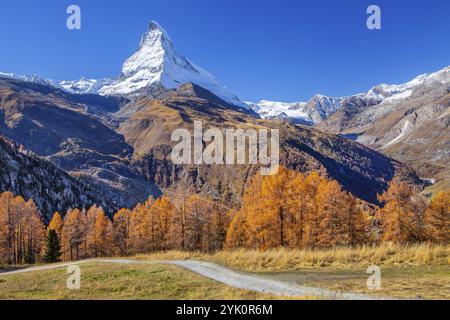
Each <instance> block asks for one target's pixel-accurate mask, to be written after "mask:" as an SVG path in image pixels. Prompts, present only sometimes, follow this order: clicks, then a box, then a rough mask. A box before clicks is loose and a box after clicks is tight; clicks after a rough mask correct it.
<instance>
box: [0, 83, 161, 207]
mask: <svg viewBox="0 0 450 320" xmlns="http://www.w3.org/2000/svg"><path fill="white" fill-rule="evenodd" d="M125 102H127V101H125V100H123V99H121V98H105V97H101V96H94V95H87V96H85V95H70V94H67V93H66V92H64V91H61V90H59V89H55V88H53V87H51V86H46V85H41V84H35V83H29V82H25V81H20V80H14V79H7V78H0V134H3V135H5V136H7V137H8V138H10V139H11V140H13V141H14V142H16V143H18V144H21V145H23V146H25V148H26V149H28V150H31V151H33V152H34V153H36V154H37V155H39V156H41V157H46V158H47V159H48V160H51V161H52V162H53V163H55V164H56V165H57V166H58V167H60V168H62V169H64V170H66V171H68V172H70V173H72V174H73V175H76V176H77V177H80V178H82V179H83V180H84V181H85V182H87V183H89V184H92V185H96V186H98V187H99V188H101V189H102V190H103V193H104V194H105V195H106V196H107V197H108V199H111V202H115V205H117V206H121V207H128V206H132V205H134V204H135V203H136V202H138V201H142V199H145V198H146V197H147V196H148V195H149V194H150V193H152V192H154V190H155V189H156V187H155V186H153V185H151V184H149V183H148V182H147V181H145V180H144V178H143V177H142V176H141V175H140V174H139V173H135V172H134V171H133V168H132V167H131V166H130V164H129V159H131V156H132V154H133V148H132V147H130V146H129V145H128V144H127V143H126V142H125V140H124V138H123V136H122V135H121V134H119V133H117V132H116V131H115V127H114V121H113V119H112V118H111V116H110V115H109V114H108V113H107V112H109V111H117V110H119V108H120V107H121V105H122V104H123V103H125Z"/></svg>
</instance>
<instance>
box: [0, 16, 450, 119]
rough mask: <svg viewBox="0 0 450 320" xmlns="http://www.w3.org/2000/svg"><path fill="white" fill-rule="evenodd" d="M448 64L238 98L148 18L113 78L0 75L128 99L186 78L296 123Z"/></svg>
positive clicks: (392, 93) (443, 77)
mask: <svg viewBox="0 0 450 320" xmlns="http://www.w3.org/2000/svg"><path fill="white" fill-rule="evenodd" d="M449 68H450V67H447V68H445V69H443V70H440V71H438V72H436V73H432V74H425V75H421V76H419V77H417V78H415V79H414V80H412V81H410V82H407V83H405V84H400V85H387V84H381V85H378V86H376V87H374V88H372V89H370V90H369V91H368V92H367V93H361V94H356V95H352V96H346V97H328V96H324V95H319V94H318V95H315V96H314V97H312V98H311V99H310V100H309V101H307V102H293V103H287V102H274V101H267V100H262V101H260V102H257V103H255V102H245V103H244V102H242V101H241V100H240V99H239V98H238V97H237V96H236V95H234V94H233V93H231V92H229V91H228V90H227V89H226V87H225V86H223V85H222V84H220V83H219V82H218V80H217V79H216V78H215V77H214V76H213V75H211V74H210V73H209V72H208V71H206V70H204V69H203V68H201V67H199V66H197V65H195V64H194V63H192V62H191V61H190V60H189V59H188V58H186V57H184V56H182V55H180V54H178V53H177V52H176V50H175V48H174V44H173V42H172V40H171V38H170V36H169V35H168V34H167V32H166V31H165V30H164V29H163V28H162V27H161V26H160V25H159V24H158V23H157V22H154V21H152V22H151V23H150V24H149V27H148V30H147V31H146V32H145V33H144V34H143V36H142V38H141V41H140V44H139V47H138V50H137V51H136V52H135V53H134V54H133V55H132V56H131V57H130V58H128V59H127V60H126V61H125V62H124V64H123V67H122V70H121V73H120V75H119V76H118V77H117V78H106V79H88V78H81V79H79V80H75V81H52V80H47V79H43V78H40V77H38V76H15V75H14V74H5V73H0V76H4V77H5V76H6V77H13V78H18V79H21V80H25V81H31V82H37V83H43V84H47V85H53V86H55V87H58V88H60V89H63V90H65V91H67V92H70V93H74V94H100V95H104V96H125V97H128V98H134V97H136V96H141V95H152V94H153V93H156V94H157V93H158V90H159V89H160V88H165V89H174V88H176V87H178V86H180V85H182V84H185V83H189V82H192V83H194V84H196V85H199V86H201V87H203V88H205V89H208V90H209V91H211V92H212V93H214V94H215V95H216V96H218V97H219V98H221V99H222V100H224V101H226V102H228V103H230V104H232V105H235V106H239V107H241V108H250V109H252V110H253V111H255V112H256V113H258V114H259V115H260V116H261V117H262V118H264V119H289V120H292V121H294V122H295V123H299V124H306V125H318V124H319V123H322V122H323V121H324V120H326V119H328V118H329V117H330V116H331V115H333V114H335V113H336V112H337V111H339V110H341V109H343V108H349V107H350V108H352V107H353V108H355V109H360V108H365V107H371V106H376V105H380V104H386V103H389V102H392V103H396V102H398V101H401V100H404V99H407V98H408V97H409V96H410V95H411V94H412V93H413V91H414V90H415V89H416V88H418V87H420V86H421V85H423V84H426V83H430V82H440V83H442V84H446V83H450V78H449V76H448V71H449Z"/></svg>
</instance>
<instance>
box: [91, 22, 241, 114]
mask: <svg viewBox="0 0 450 320" xmlns="http://www.w3.org/2000/svg"><path fill="white" fill-rule="evenodd" d="M189 82H192V83H195V84H196V85H199V86H201V87H203V88H205V89H208V90H209V91H211V92H212V93H214V94H215V95H217V96H218V97H219V98H221V99H223V100H225V101H226V102H229V103H231V104H233V105H237V106H241V107H244V106H246V105H245V104H244V103H243V102H242V101H240V100H239V98H238V97H237V96H235V95H234V94H232V93H230V92H229V91H228V90H227V89H226V88H225V87H224V86H223V85H222V84H220V83H219V82H218V81H217V80H216V78H215V77H214V76H213V75H211V74H210V73H209V72H207V71H206V70H204V69H202V68H200V67H199V66H197V65H195V64H194V63H192V62H191V61H190V60H189V59H188V58H186V57H184V56H182V55H180V54H178V53H177V52H176V51H175V47H174V44H173V42H172V40H171V38H170V37H169V35H168V33H167V32H166V31H165V30H164V29H163V28H162V27H161V26H160V25H159V24H158V23H156V22H154V21H153V22H151V23H150V25H149V28H148V30H147V32H145V33H144V35H143V36H142V39H141V42H140V44H139V48H138V50H137V51H136V52H135V53H134V54H133V55H132V56H131V57H130V58H128V59H127V60H126V61H125V63H124V64H123V67H122V72H121V75H120V77H119V78H118V79H117V80H116V81H114V82H113V83H111V84H109V85H105V86H104V87H102V88H101V89H100V90H99V93H100V94H102V95H128V96H130V95H131V96H132V95H134V94H139V93H140V92H142V91H143V90H145V89H146V88H150V87H152V86H158V85H162V86H163V87H164V88H167V89H173V88H176V87H178V86H180V85H182V84H185V83H189Z"/></svg>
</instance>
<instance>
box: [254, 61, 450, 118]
mask: <svg viewBox="0 0 450 320" xmlns="http://www.w3.org/2000/svg"><path fill="white" fill-rule="evenodd" d="M441 85H450V66H449V67H446V68H444V69H442V70H439V71H437V72H435V73H431V74H423V75H420V76H418V77H416V78H414V79H413V80H411V81H409V82H406V83H403V84H390V85H389V84H380V85H378V86H375V87H373V88H372V89H370V90H369V91H368V92H366V93H360V94H355V95H352V96H346V97H327V96H324V95H320V94H318V95H315V96H314V97H313V98H311V99H310V100H309V101H308V102H294V103H286V102H272V101H266V100H262V101H260V102H258V103H252V102H248V103H247V104H248V105H249V106H250V108H252V109H253V110H254V111H255V112H257V113H258V114H259V115H260V116H261V117H262V118H265V119H273V118H291V119H293V120H295V121H297V122H303V123H304V122H306V123H308V124H311V125H315V124H318V123H320V122H322V121H323V120H325V119H327V118H328V117H330V116H331V115H333V114H334V113H336V112H337V111H339V110H340V109H342V108H343V107H354V108H361V107H362V108H366V107H372V106H377V105H380V104H386V105H393V104H396V103H398V102H399V101H402V100H405V99H408V98H409V97H410V96H411V95H412V94H413V92H414V90H416V89H418V88H423V87H427V86H441Z"/></svg>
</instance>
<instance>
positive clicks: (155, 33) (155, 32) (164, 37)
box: [139, 21, 173, 49]
mask: <svg viewBox="0 0 450 320" xmlns="http://www.w3.org/2000/svg"><path fill="white" fill-rule="evenodd" d="M163 44H166V45H168V46H169V47H170V48H171V49H173V42H172V39H171V38H170V36H169V34H168V33H167V32H166V31H165V30H164V29H163V28H162V27H161V26H160V25H159V23H158V22H156V21H151V22H150V23H149V25H148V29H147V32H145V33H144V34H143V35H142V38H141V42H140V44H139V49H142V47H146V46H150V47H152V46H155V45H161V46H162V45H163Z"/></svg>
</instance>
